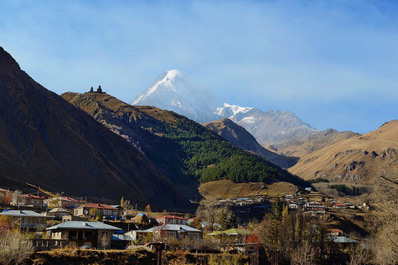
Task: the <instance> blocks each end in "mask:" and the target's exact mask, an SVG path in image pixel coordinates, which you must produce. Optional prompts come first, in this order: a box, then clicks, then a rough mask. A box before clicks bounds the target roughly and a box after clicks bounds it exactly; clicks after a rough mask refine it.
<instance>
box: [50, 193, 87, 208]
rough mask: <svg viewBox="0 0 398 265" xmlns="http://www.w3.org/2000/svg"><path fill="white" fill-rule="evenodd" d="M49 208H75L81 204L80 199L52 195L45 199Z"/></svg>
mask: <svg viewBox="0 0 398 265" xmlns="http://www.w3.org/2000/svg"><path fill="white" fill-rule="evenodd" d="M44 203H45V204H47V206H48V207H49V208H57V207H58V208H63V209H74V208H76V207H79V206H80V201H79V200H76V199H74V198H72V197H67V196H63V197H52V198H49V199H47V200H45V201H44Z"/></svg>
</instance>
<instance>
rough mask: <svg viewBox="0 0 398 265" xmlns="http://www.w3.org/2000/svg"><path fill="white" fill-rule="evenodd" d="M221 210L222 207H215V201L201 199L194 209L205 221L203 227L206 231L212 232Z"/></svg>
mask: <svg viewBox="0 0 398 265" xmlns="http://www.w3.org/2000/svg"><path fill="white" fill-rule="evenodd" d="M221 212H222V208H220V207H217V205H216V202H215V201H211V200H202V201H201V202H200V205H199V207H198V209H197V210H196V215H197V216H198V217H199V218H200V219H202V220H203V221H205V222H206V223H207V226H206V227H205V228H206V229H207V230H208V231H211V232H213V231H214V230H215V226H216V222H217V221H218V219H219V216H220V214H221Z"/></svg>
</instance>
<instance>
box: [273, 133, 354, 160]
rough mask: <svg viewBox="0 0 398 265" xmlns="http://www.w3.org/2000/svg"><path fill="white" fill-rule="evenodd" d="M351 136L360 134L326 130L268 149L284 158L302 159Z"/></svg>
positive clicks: (277, 144)
mask: <svg viewBox="0 0 398 265" xmlns="http://www.w3.org/2000/svg"><path fill="white" fill-rule="evenodd" d="M353 136H360V134H358V133H354V132H351V131H344V132H339V131H337V130H335V129H327V130H324V131H315V132H313V133H311V134H310V135H308V136H306V137H304V138H299V139H291V140H285V141H281V142H279V143H276V144H272V145H271V146H269V148H270V149H271V150H274V151H276V152H278V153H280V154H283V155H286V156H295V157H303V156H305V155H308V154H310V153H312V152H315V151H317V150H319V149H322V148H324V147H327V146H329V145H332V144H335V143H338V142H340V141H343V140H345V139H348V138H351V137H353Z"/></svg>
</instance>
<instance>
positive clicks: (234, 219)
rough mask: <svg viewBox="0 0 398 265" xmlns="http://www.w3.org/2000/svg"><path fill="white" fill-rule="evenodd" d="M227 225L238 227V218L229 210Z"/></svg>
mask: <svg viewBox="0 0 398 265" xmlns="http://www.w3.org/2000/svg"><path fill="white" fill-rule="evenodd" d="M228 226H229V229H230V228H237V227H238V218H237V217H236V215H235V213H234V212H231V213H230V215H229V217H228Z"/></svg>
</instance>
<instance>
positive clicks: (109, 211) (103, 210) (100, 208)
mask: <svg viewBox="0 0 398 265" xmlns="http://www.w3.org/2000/svg"><path fill="white" fill-rule="evenodd" d="M91 209H97V213H96V215H101V216H105V217H107V216H118V213H119V211H118V209H117V208H115V207H112V206H110V205H108V204H103V203H86V204H84V205H81V206H80V207H78V208H76V209H74V215H75V216H83V217H87V216H90V210H91Z"/></svg>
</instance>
